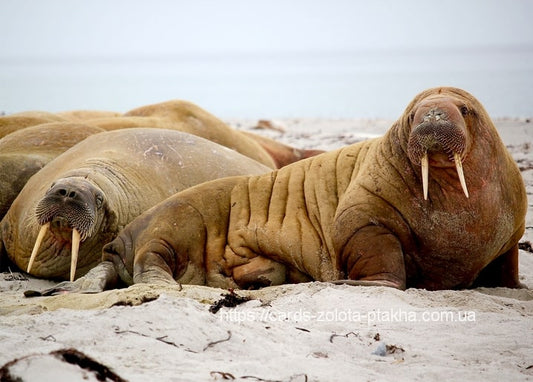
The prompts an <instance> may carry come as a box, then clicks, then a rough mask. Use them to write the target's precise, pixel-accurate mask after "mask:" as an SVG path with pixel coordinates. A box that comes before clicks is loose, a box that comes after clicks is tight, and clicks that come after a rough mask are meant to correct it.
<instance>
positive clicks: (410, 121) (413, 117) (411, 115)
mask: <svg viewBox="0 0 533 382" xmlns="http://www.w3.org/2000/svg"><path fill="white" fill-rule="evenodd" d="M414 119H415V112H414V111H413V112H411V114H409V119H408V120H409V124H410V125H411V124H412V123H413V121H414Z"/></svg>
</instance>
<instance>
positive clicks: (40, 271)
mask: <svg viewBox="0 0 533 382" xmlns="http://www.w3.org/2000/svg"><path fill="white" fill-rule="evenodd" d="M267 171H269V168H268V167H266V166H263V165H261V164H260V163H258V162H256V161H254V160H252V159H250V158H248V157H245V156H243V155H241V154H239V153H237V152H235V151H233V150H230V149H228V148H226V147H223V146H221V145H218V144H216V143H213V142H211V141H208V140H205V139H203V138H200V137H196V136H193V135H190V134H186V133H183V132H178V131H172V130H165V129H154V128H146V129H142V128H134V129H123V130H117V131H112V132H104V133H99V134H95V135H92V136H90V137H88V138H86V139H85V140H83V141H82V142H80V143H78V144H77V145H75V146H73V147H72V148H70V149H69V150H67V151H65V152H64V153H63V154H61V155H59V156H58V157H57V158H56V159H54V160H52V161H51V162H49V163H48V164H47V165H46V166H45V167H43V168H42V169H41V170H40V171H39V172H38V173H37V174H35V175H34V176H33V177H32V178H30V180H29V181H28V182H27V184H26V186H25V187H24V188H23V189H22V191H21V192H20V194H19V195H18V197H17V198H16V199H15V201H14V202H13V204H12V205H11V208H10V209H9V211H8V213H7V214H6V215H5V217H4V219H3V220H2V221H1V222H0V236H1V244H2V245H1V247H3V250H4V251H5V252H6V253H7V255H8V256H9V258H10V260H11V261H12V262H14V263H15V264H16V265H17V266H18V267H19V268H21V269H25V270H27V271H28V272H29V273H30V274H32V275H34V276H37V277H42V278H51V279H69V278H70V280H72V279H74V278H75V276H76V275H77V276H81V275H83V274H84V273H85V272H87V271H88V270H89V269H91V268H92V267H94V266H95V265H96V264H97V263H98V262H99V260H100V258H101V249H102V246H103V245H104V244H105V243H106V242H108V241H110V240H112V239H113V238H114V237H115V235H116V234H117V233H118V232H119V231H120V229H122V228H123V227H124V226H125V225H126V224H127V223H128V222H129V221H131V220H132V219H133V218H135V217H136V216H137V215H139V214H140V213H142V212H143V211H144V210H146V209H148V208H149V207H151V206H153V205H155V204H156V203H158V202H159V201H162V200H164V199H165V198H166V197H168V196H170V195H172V194H174V193H176V192H178V191H180V190H183V189H185V188H187V187H191V186H193V185H196V184H199V183H201V182H205V181H208V180H212V179H217V178H220V177H224V176H233V175H242V174H247V175H252V174H261V173H264V172H267ZM80 243H81V245H80ZM71 252H72V257H71ZM78 257H79V260H78Z"/></svg>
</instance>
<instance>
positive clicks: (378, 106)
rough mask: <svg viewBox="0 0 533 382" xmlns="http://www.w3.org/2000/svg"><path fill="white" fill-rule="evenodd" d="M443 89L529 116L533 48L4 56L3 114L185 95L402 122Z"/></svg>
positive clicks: (274, 114)
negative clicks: (408, 110)
mask: <svg viewBox="0 0 533 382" xmlns="http://www.w3.org/2000/svg"><path fill="white" fill-rule="evenodd" d="M435 86H456V87H460V88H463V89H465V90H467V91H469V92H470V93H472V94H473V95H474V96H475V97H477V98H478V99H479V100H480V101H481V102H482V103H483V104H484V106H485V108H486V109H487V111H488V112H489V114H490V115H491V116H493V117H510V118H530V117H531V116H533V47H531V46H528V47H523V46H504V47H470V48H448V49H445V48H438V49H437V48H433V49H430V48H428V49H386V50H359V51H331V52H330V51H305V52H224V53H220V52H218V53H209V52H196V53H190V52H189V53H183V54H180V55H176V56H168V55H164V54H162V55H159V56H145V55H137V56H118V55H117V56H105V57H80V56H78V57H74V56H69V57H1V56H0V112H2V113H5V114H10V113H15V112H20V111H27V110H46V111H52V112H57V111H63V110H75V109H95V110H112V111H118V112H126V111H128V110H130V109H133V108H136V107H138V106H142V105H146V104H151V103H158V102H163V101H167V100H170V99H185V100H189V101H192V102H194V103H196V104H198V105H199V106H201V107H203V108H204V109H206V110H208V111H210V112H211V113H213V114H215V115H217V116H219V117H221V118H298V117H317V118H339V119H344V118H387V119H395V118H397V117H399V116H400V115H401V114H402V112H403V110H404V109H405V107H406V105H407V104H408V103H409V101H410V100H411V99H412V98H413V97H414V96H415V95H416V94H417V93H419V92H420V91H422V90H424V89H426V88H430V87H435Z"/></svg>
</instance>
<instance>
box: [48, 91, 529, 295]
mask: <svg viewBox="0 0 533 382" xmlns="http://www.w3.org/2000/svg"><path fill="white" fill-rule="evenodd" d="M526 208H527V198H526V192H525V186H524V183H523V180H522V178H521V175H520V171H519V169H518V167H517V165H516V163H515V162H514V161H513V159H512V157H511V156H510V154H509V153H508V152H507V150H506V148H505V146H504V144H503V143H502V141H501V139H500V137H499V135H498V133H497V131H496V129H495V127H494V125H493V123H492V121H491V119H490V118H489V116H488V114H487V112H486V111H485V109H484V108H483V106H482V105H481V103H480V102H479V101H478V100H477V99H475V98H474V97H473V96H472V95H470V94H469V93H467V92H466V91H464V90H461V89H457V88H450V87H439V88H432V89H429V90H426V91H423V92H422V93H420V94H419V95H417V96H416V97H415V98H414V99H413V100H412V101H411V103H410V104H409V105H408V106H407V108H406V109H405V111H404V113H403V115H402V116H401V117H400V118H399V119H398V120H397V121H396V122H395V123H394V124H393V126H392V127H391V128H390V129H389V130H388V131H387V132H386V134H385V135H384V136H382V137H380V138H375V139H370V140H367V141H363V142H360V143H356V144H353V145H351V146H347V147H344V148H341V149H339V150H336V151H332V152H328V153H324V154H321V155H318V156H315V157H312V158H309V159H305V160H302V161H300V162H296V163H293V164H291V165H288V166H286V167H283V168H281V169H279V170H277V171H273V172H270V173H267V174H263V175H259V176H238V177H231V178H225V179H221V180H215V181H211V182H208V183H204V184H202V185H198V186H195V187H193V188H190V189H188V190H185V191H182V192H180V193H178V194H176V195H173V196H172V197H170V198H168V199H166V200H165V201H163V202H161V203H159V204H157V205H156V206H154V207H152V208H151V209H149V210H148V211H146V212H145V213H143V214H142V215H140V216H138V217H137V218H136V219H134V220H133V221H132V222H131V223H129V224H128V225H127V226H126V227H125V228H124V229H123V230H122V231H121V233H120V234H119V235H118V236H117V237H116V238H115V239H114V240H113V241H111V242H110V243H108V244H106V245H105V246H104V248H103V256H102V260H103V262H102V263H101V264H100V266H99V267H97V268H95V269H93V270H91V272H90V273H89V274H88V275H87V277H86V278H85V279H84V280H80V282H79V283H78V284H75V285H72V284H71V285H67V286H59V287H58V288H56V289H55V291H56V292H57V291H61V290H69V289H70V290H79V291H83V290H84V289H85V290H92V291H95V290H97V289H98V288H101V287H105V286H106V284H109V281H113V280H114V278H116V277H117V275H118V276H119V277H120V278H121V279H122V280H123V281H125V282H126V283H128V282H135V283H138V282H143V283H176V282H179V283H197V284H206V285H211V286H216V287H223V288H253V287H261V286H266V285H276V284H281V283H291V282H300V281H310V280H319V281H326V282H329V281H330V282H337V283H339V282H340V283H349V284H354V285H380V286H388V287H394V288H398V289H405V288H411V287H414V288H425V289H429V290H438V289H462V288H469V287H475V286H491V287H495V286H502V287H510V288H517V287H520V286H521V284H520V282H519V280H518V240H519V239H520V237H521V236H522V234H523V232H524V226H525V214H526Z"/></svg>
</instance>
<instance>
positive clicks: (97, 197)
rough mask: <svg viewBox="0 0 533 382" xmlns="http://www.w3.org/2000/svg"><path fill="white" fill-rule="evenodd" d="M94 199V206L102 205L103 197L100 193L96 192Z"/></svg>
mask: <svg viewBox="0 0 533 382" xmlns="http://www.w3.org/2000/svg"><path fill="white" fill-rule="evenodd" d="M95 201H96V208H100V207H102V204H104V197H103V196H102V195H100V194H97V195H96V197H95Z"/></svg>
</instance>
